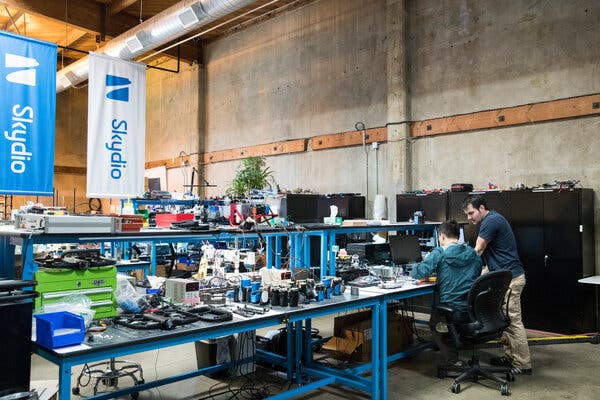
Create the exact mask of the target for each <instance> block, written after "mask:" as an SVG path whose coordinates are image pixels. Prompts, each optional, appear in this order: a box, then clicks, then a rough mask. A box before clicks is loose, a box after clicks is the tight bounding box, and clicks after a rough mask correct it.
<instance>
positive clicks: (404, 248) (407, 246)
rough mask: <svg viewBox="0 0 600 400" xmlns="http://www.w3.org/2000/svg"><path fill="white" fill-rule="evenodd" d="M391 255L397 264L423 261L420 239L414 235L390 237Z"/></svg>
mask: <svg viewBox="0 0 600 400" xmlns="http://www.w3.org/2000/svg"><path fill="white" fill-rule="evenodd" d="M389 240H390V254H391V256H392V261H393V262H394V263H395V264H407V263H413V262H417V261H421V245H420V243H419V238H418V237H417V236H412V235H396V236H390V238H389Z"/></svg>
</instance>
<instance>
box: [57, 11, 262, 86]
mask: <svg viewBox="0 0 600 400" xmlns="http://www.w3.org/2000/svg"><path fill="white" fill-rule="evenodd" d="M254 1H255V0H183V1H181V2H179V3H177V4H175V5H173V6H171V7H169V8H167V9H166V10H164V11H163V12H161V13H160V14H157V15H155V16H154V17H152V18H150V19H148V20H147V21H144V22H142V23H141V24H139V25H137V26H136V27H135V28H132V29H130V30H128V31H127V32H125V33H122V34H120V35H119V36H117V37H116V38H114V39H113V40H111V41H110V42H108V43H107V44H106V45H105V46H104V47H102V48H101V49H100V50H99V52H100V53H103V54H106V55H108V56H111V57H116V58H120V59H122V60H131V59H133V58H134V57H136V56H139V55H141V54H144V53H146V52H148V51H149V50H152V49H156V48H157V47H159V46H162V45H164V44H166V43H169V42H170V41H172V40H175V39H177V38H179V37H181V36H183V35H185V34H186V33H189V32H191V31H193V30H195V29H198V28H199V27H201V26H203V25H206V24H208V23H210V22H213V21H215V20H217V19H219V18H222V17H224V16H226V15H228V14H230V13H232V12H234V11H237V10H239V9H240V8H242V7H244V6H246V5H249V4H251V3H253V2H254ZM88 72H89V57H88V56H85V57H84V58H82V59H80V60H77V61H76V62H74V63H73V64H70V65H69V66H67V67H65V68H63V69H61V70H60V71H58V72H57V73H56V92H57V93H60V92H62V91H63V90H65V89H67V88H69V87H71V86H73V85H77V84H79V83H81V82H84V81H86V80H87V79H88Z"/></svg>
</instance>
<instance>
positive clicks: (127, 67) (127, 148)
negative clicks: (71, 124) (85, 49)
mask: <svg viewBox="0 0 600 400" xmlns="http://www.w3.org/2000/svg"><path fill="white" fill-rule="evenodd" d="M145 137H146V66H145V65H143V64H139V63H134V62H129V61H123V60H121V59H118V58H113V57H108V56H105V55H103V54H96V53H90V70H89V84H88V145H87V197H114V198H126V197H133V196H138V195H140V194H142V193H143V191H144V163H145V151H144V150H145Z"/></svg>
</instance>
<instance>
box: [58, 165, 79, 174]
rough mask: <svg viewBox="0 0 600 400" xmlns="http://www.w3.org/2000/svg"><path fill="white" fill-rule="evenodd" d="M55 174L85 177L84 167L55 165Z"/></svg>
mask: <svg viewBox="0 0 600 400" xmlns="http://www.w3.org/2000/svg"><path fill="white" fill-rule="evenodd" d="M54 173H55V174H72V175H85V174H86V173H87V168H86V167H71V166H68V165H55V166H54Z"/></svg>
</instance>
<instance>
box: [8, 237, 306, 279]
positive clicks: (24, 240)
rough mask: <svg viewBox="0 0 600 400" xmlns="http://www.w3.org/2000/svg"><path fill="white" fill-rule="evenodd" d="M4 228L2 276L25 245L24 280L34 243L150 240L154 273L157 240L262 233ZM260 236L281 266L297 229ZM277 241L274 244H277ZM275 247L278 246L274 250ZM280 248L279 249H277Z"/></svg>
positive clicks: (31, 268) (270, 262) (31, 266)
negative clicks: (284, 248) (76, 231)
mask: <svg viewBox="0 0 600 400" xmlns="http://www.w3.org/2000/svg"><path fill="white" fill-rule="evenodd" d="M4 228H5V229H3V230H0V236H1V239H2V244H3V246H2V248H3V251H2V253H3V257H2V258H1V259H0V261H2V263H3V264H2V267H1V268H0V271H2V276H3V277H6V278H13V277H14V276H13V275H14V255H15V246H21V248H22V250H21V254H22V262H23V273H22V278H23V279H31V278H32V277H33V274H34V273H35V271H37V266H36V264H35V262H34V259H33V245H34V244H49V243H106V242H109V243H123V244H125V243H129V242H149V243H151V246H152V251H151V259H150V263H151V273H152V275H155V274H156V244H157V243H173V242H201V241H204V240H207V241H215V240H216V241H218V240H235V239H238V238H242V239H245V238H256V237H258V236H259V233H257V232H255V231H254V232H244V231H239V230H230V229H225V230H224V229H218V230H212V231H206V232H189V231H178V230H160V229H147V230H142V231H140V232H127V233H113V234H108V233H105V234H103V233H85V234H44V233H41V232H27V231H21V230H14V229H12V230H10V229H6V228H7V227H4ZM260 235H262V236H263V237H264V238H265V241H266V253H267V267H269V268H271V267H275V268H280V267H281V257H280V256H281V239H282V238H283V237H286V236H287V237H290V238H293V237H294V236H295V235H296V233H295V232H285V231H282V230H276V229H262V230H261V231H260ZM273 242H274V243H273ZM273 246H274V247H275V249H273ZM277 249H279V251H278V250H277Z"/></svg>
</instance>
